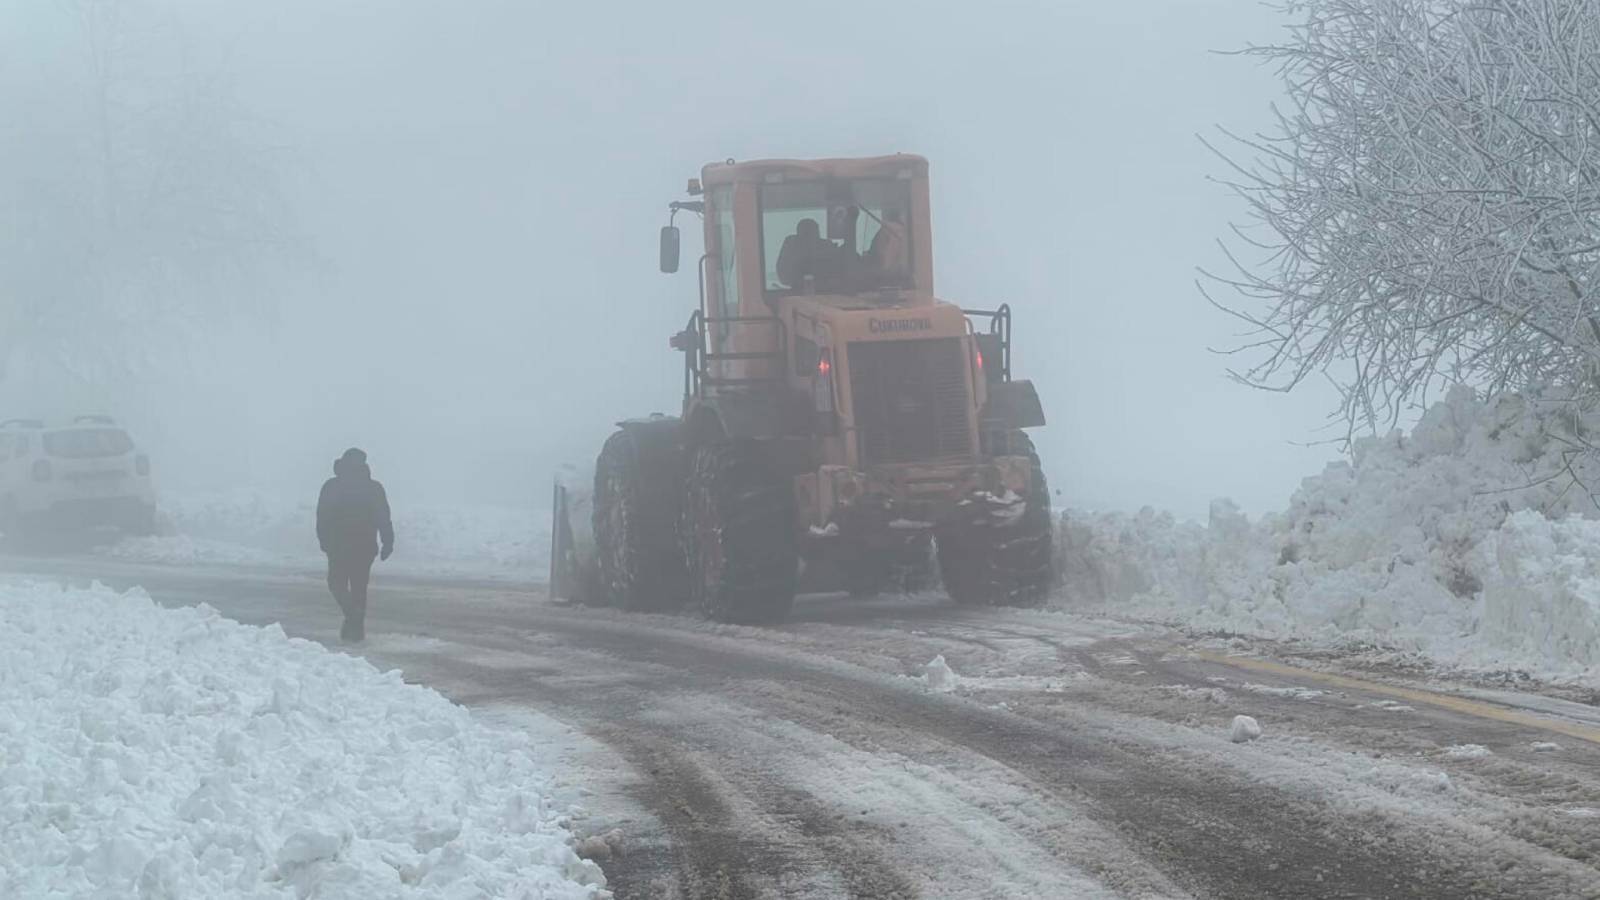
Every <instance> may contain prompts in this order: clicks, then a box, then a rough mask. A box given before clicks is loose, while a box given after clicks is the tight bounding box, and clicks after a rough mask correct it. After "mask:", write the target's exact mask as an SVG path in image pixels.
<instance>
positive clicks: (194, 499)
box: [105, 490, 550, 580]
mask: <svg viewBox="0 0 1600 900" xmlns="http://www.w3.org/2000/svg"><path fill="white" fill-rule="evenodd" d="M161 514H162V518H163V521H164V524H165V525H166V530H168V531H170V532H172V533H171V534H168V535H164V536H161V537H154V538H132V539H127V540H124V541H122V542H120V543H118V544H115V545H113V546H111V547H108V548H106V551H105V552H106V553H107V554H108V555H111V556H114V557H117V558H121V559H130V560H135V561H139V562H158V563H177V564H192V563H215V564H221V565H268V566H270V565H312V566H316V565H321V554H320V552H319V551H318V548H317V537H316V498H315V497H310V498H302V499H297V500H290V499H287V498H284V497H281V496H275V495H271V494H267V493H263V492H258V491H250V490H240V491H233V492H228V493H220V494H195V495H183V494H176V495H171V496H164V497H162V498H161ZM394 527H395V546H396V550H395V555H394V557H393V558H392V559H391V560H390V561H389V562H388V563H385V567H386V568H388V569H396V570H400V571H403V572H409V573H412V574H449V575H480V576H485V577H508V578H509V577H514V578H518V579H530V580H533V579H536V580H543V579H544V577H545V576H546V573H547V572H548V569H549V549H550V514H549V511H548V510H544V509H535V508H531V507H530V508H525V509H515V508H509V507H496V506H474V507H438V506H415V505H412V504H407V503H400V502H397V503H395V508H394Z"/></svg>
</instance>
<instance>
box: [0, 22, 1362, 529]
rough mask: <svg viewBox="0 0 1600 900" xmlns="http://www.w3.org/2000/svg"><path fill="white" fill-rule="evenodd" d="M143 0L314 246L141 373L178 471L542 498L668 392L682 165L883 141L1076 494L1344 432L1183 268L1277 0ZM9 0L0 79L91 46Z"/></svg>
mask: <svg viewBox="0 0 1600 900" xmlns="http://www.w3.org/2000/svg"><path fill="white" fill-rule="evenodd" d="M146 5H148V6H154V7H156V8H164V9H169V10H176V13H175V14H174V20H175V21H178V22H181V23H182V28H183V30H184V32H185V33H186V35H187V39H188V41H189V42H190V44H191V45H192V46H193V47H195V48H196V52H197V54H198V55H200V56H201V57H203V58H204V59H206V60H212V59H215V60H225V66H226V68H227V69H228V70H230V71H231V72H232V74H233V77H234V78H235V79H236V82H237V87H238V92H239V95H240V99H241V101H242V102H243V103H244V104H245V105H246V106H247V107H248V108H250V109H251V110H252V111H253V112H254V113H256V114H257V115H258V116H259V118H260V120H261V121H262V122H263V123H264V127H265V128H266V129H267V130H269V131H270V133H271V134H272V135H273V136H274V138H275V140H276V141H277V142H278V143H280V144H281V145H282V146H283V147H284V148H285V149H286V151H287V152H288V154H289V156H288V158H289V159H291V160H292V161H293V167H292V169H293V184H294V185H295V199H296V201H297V204H298V206H299V209H300V213H301V216H302V218H303V222H304V225H305V227H306V229H307V231H308V232H309V233H310V235H311V236H312V237H313V238H314V240H315V241H316V244H317V246H318V248H319V250H320V253H321V255H322V257H323V258H324V259H325V260H326V261H327V262H328V266H327V268H326V269H325V270H323V271H319V272H317V273H314V274H313V275H311V276H310V277H308V278H307V279H306V280H305V281H303V282H301V283H300V285H299V286H298V288H297V290H296V292H295V294H294V295H293V296H292V297H288V298H285V311H284V313H283V315H282V316H281V317H280V319H279V320H278V324H277V326H276V327H275V329H274V330H272V331H271V332H270V333H269V334H268V335H267V336H266V337H264V338H263V343H261V344H259V345H255V346H252V347H240V348H238V350H237V352H230V353H228V354H225V355H226V357H227V361H224V362H213V363H208V365H209V366H211V369H210V370H209V371H208V372H207V373H206V376H205V377H203V378H199V379H195V378H186V379H182V380H181V382H182V388H181V391H180V393H181V396H173V397H169V398H167V400H168V401H170V402H166V401H156V402H152V404H151V406H150V410H149V411H148V412H147V413H146V414H145V417H146V419H147V421H146V427H147V429H148V430H150V431H151V432H152V434H154V435H156V436H159V437H160V438H161V439H162V440H163V441H165V442H166V443H167V444H168V445H169V446H168V455H169V456H170V457H171V458H173V459H182V460H188V461H189V462H187V463H186V465H188V466H189V468H190V469H191V471H190V473H189V475H190V476H191V477H189V478H188V479H185V478H184V477H183V476H184V473H182V472H178V473H172V474H169V479H176V480H179V481H183V480H190V481H193V482H197V483H198V482H208V484H207V486H215V485H214V483H215V482H218V481H227V480H230V479H231V480H245V479H256V480H270V481H274V482H281V483H285V484H287V483H291V482H293V483H298V481H299V480H300V479H305V480H306V481H307V484H306V488H305V489H306V490H308V491H310V490H314V488H315V479H316V478H319V477H320V476H321V474H322V473H323V471H324V469H325V468H326V465H327V462H328V460H330V459H331V458H332V457H333V456H334V455H335V454H336V453H337V452H338V451H339V450H340V449H342V448H343V447H344V446H345V445H347V444H352V443H356V444H361V445H362V446H364V447H366V448H367V449H368V450H369V452H370V453H371V454H372V457H373V462H374V467H375V469H376V470H377V474H378V475H379V477H381V478H383V479H385V481H386V482H387V483H388V484H389V486H390V491H391V493H392V494H395V495H396V496H397V498H405V497H407V496H415V497H419V498H425V499H428V500H430V501H449V500H451V499H467V500H472V501H498V502H505V503H523V502H528V503H535V502H542V501H543V499H544V491H545V489H546V485H547V483H548V476H549V473H550V470H551V469H552V468H553V466H554V465H556V464H557V463H558V462H559V461H561V460H564V459H565V460H579V459H585V458H589V457H592V455H593V454H594V452H595V451H596V450H597V449H598V447H599V445H600V442H601V441H602V440H603V438H604V435H605V434H606V432H607V430H608V427H609V423H610V422H611V421H613V420H615V419H618V418H623V417H628V416H633V415H637V414H641V413H647V412H650V411H655V410H661V411H673V410H675V409H676V408H677V406H678V402H679V389H680V381H679V377H680V368H679V367H680V358H679V357H678V356H677V354H675V353H673V352H671V351H669V350H668V348H667V345H666V338H667V336H668V335H669V334H670V333H671V332H672V331H674V330H676V329H677V328H678V327H680V326H681V324H682V322H683V320H684V319H685V318H686V317H687V315H688V312H689V310H690V309H691V307H692V304H693V303H694V295H695V285H694V279H693V276H692V274H683V275H679V276H677V277H673V278H669V277H667V276H662V275H660V274H659V273H657V272H656V271H655V246H654V241H655V231H656V229H657V228H658V227H659V226H660V225H661V224H664V221H665V216H664V208H665V204H666V203H667V201H669V200H672V199H675V198H678V197H680V196H681V194H680V192H681V190H682V185H683V183H684V181H685V179H686V178H688V177H690V176H692V175H695V174H697V173H698V169H699V167H700V166H701V165H702V164H703V163H705V162H707V161H710V160H720V159H723V158H726V157H735V158H741V159H750V158H757V157H764V156H802V157H803V156H834V155H858V154H860V155H865V154H878V153H885V152H894V151H911V152H917V153H921V154H924V155H926V156H927V157H928V158H929V159H930V161H931V164H932V177H933V193H934V214H935V267H936V276H937V279H938V282H939V287H940V293H941V294H942V295H943V296H944V298H945V299H948V300H952V301H955V302H959V303H962V304H964V305H975V306H990V305H993V304H996V303H999V302H1002V301H1004V302H1009V303H1011V304H1012V306H1013V307H1014V308H1015V310H1016V315H1017V317H1018V320H1017V328H1018V348H1017V357H1016V359H1017V367H1018V369H1019V374H1022V375H1025V376H1028V377H1032V378H1033V379H1034V381H1035V382H1036V383H1037V385H1038V387H1039V390H1040V393H1041V395H1042V397H1043V399H1044V403H1045V407H1046V411H1047V413H1048V415H1049V418H1050V425H1049V427H1048V428H1046V429H1043V430H1042V431H1040V432H1039V433H1038V434H1037V438H1038V440H1039V443H1040V445H1041V449H1042V451H1043V453H1044V455H1045V459H1046V463H1047V466H1048V468H1049V470H1050V474H1051V477H1052V481H1053V484H1054V486H1055V487H1056V488H1057V489H1058V491H1059V493H1060V495H1061V496H1060V502H1061V503H1063V504H1066V505H1072V506H1083V507H1094V508H1102V509H1105V508H1124V509H1136V508H1138V507H1140V506H1143V505H1146V504H1150V505H1155V506H1157V507H1162V508H1169V509H1172V510H1174V511H1177V512H1178V513H1180V514H1183V515H1191V516H1200V515H1204V512H1205V509H1206V504H1207V502H1208V501H1209V500H1210V499H1211V498H1213V497H1218V496H1231V497H1233V498H1235V499H1236V500H1238V501H1240V502H1241V503H1242V504H1243V505H1244V506H1245V507H1246V508H1247V509H1249V510H1251V511H1252V512H1259V511H1263V510H1266V509H1274V508H1280V507H1282V506H1283V505H1284V503H1285V501H1286V500H1287V498H1288V495H1289V493H1290V492H1291V491H1292V490H1293V489H1294V487H1295V485H1296V484H1297V483H1298V480H1299V478H1301V477H1303V476H1305V475H1308V474H1311V473H1312V472H1314V471H1316V470H1317V469H1320V467H1321V465H1322V464H1323V462H1325V461H1326V460H1328V459H1330V458H1332V457H1333V456H1334V453H1335V451H1334V450H1333V449H1331V448H1328V447H1316V448H1311V449H1307V448H1304V447H1300V446H1296V445H1295V442H1304V441H1311V440H1316V439H1318V438H1319V437H1324V436H1326V435H1325V434H1324V433H1322V432H1319V431H1318V430H1317V429H1318V428H1319V426H1321V425H1322V423H1323V422H1324V413H1325V412H1326V411H1327V409H1328V408H1329V406H1330V397H1329V395H1328V394H1327V393H1326V391H1325V390H1323V391H1322V392H1316V391H1310V392H1306V393H1299V394H1294V395H1291V396H1287V397H1285V396H1280V395H1271V394H1264V393H1260V392H1255V391H1250V390H1248V389H1245V388H1242V387H1239V386H1237V385H1234V384H1232V383H1230V382H1229V381H1228V380H1227V379H1226V377H1225V375H1224V372H1223V360H1221V359H1220V358H1218V357H1216V356H1214V355H1212V354H1211V353H1209V352H1208V350H1207V347H1208V346H1219V345H1226V344H1227V343H1228V342H1229V337H1230V335H1231V334H1233V333H1234V331H1235V330H1236V329H1235V326H1234V324H1233V323H1231V322H1230V321H1228V320H1227V319H1225V318H1224V317H1223V316H1222V315H1220V314H1219V313H1217V312H1216V311H1215V310H1213V309H1212V308H1211V307H1210V306H1208V305H1207V304H1206V303H1205V302H1204V300H1203V299H1202V298H1201V297H1200V295H1199V293H1198V292H1197V290H1196V289H1195V287H1194V284H1193V282H1194V277H1195V272H1194V269H1195V266H1196V265H1200V264H1208V265H1216V264H1217V263H1218V261H1219V254H1218V252H1217V251H1216V249H1215V246H1214V243H1213V242H1214V240H1215V239H1216V237H1217V236H1219V235H1220V234H1222V233H1223V232H1224V230H1225V226H1226V222H1227V221H1228V219H1229V218H1230V217H1237V216H1238V215H1239V214H1240V212H1241V210H1240V209H1239V207H1238V205H1237V203H1235V202H1234V201H1232V200H1231V199H1230V198H1229V197H1228V196H1227V195H1226V194H1225V192H1224V191H1223V190H1222V189H1220V188H1218V187H1216V186H1214V185H1212V184H1209V183H1208V182H1207V181H1206V180H1205V176H1206V175H1207V174H1219V173H1220V172H1221V166H1220V165H1219V164H1218V163H1217V162H1216V161H1214V160H1213V159H1212V158H1210V157H1209V155H1208V153H1207V152H1206V151H1205V150H1204V148H1203V147H1201V146H1200V144H1199V143H1198V142H1197V140H1196V139H1195V134H1196V133H1197V132H1205V131H1209V130H1210V129H1211V127H1212V126H1213V125H1214V124H1218V123H1222V124H1226V125H1229V126H1230V127H1234V128H1237V129H1242V130H1247V131H1248V130H1250V129H1252V128H1257V127H1261V126H1264V125H1265V124H1266V122H1267V121H1268V104H1269V103H1271V102H1272V101H1273V100H1274V99H1275V97H1276V96H1277V94H1278V89H1277V85H1276V83H1275V81H1274V79H1273V77H1272V74H1271V73H1270V72H1269V71H1266V70H1263V69H1261V68H1259V67H1258V66H1257V65H1256V64H1254V63H1253V62H1251V61H1249V60H1246V59H1242V58H1238V57H1227V56H1219V55H1216V54H1213V53H1212V52H1211V51H1213V50H1216V49H1229V48H1237V47H1240V46H1243V45H1244V44H1246V43H1247V42H1249V41H1251V40H1258V41H1259V40H1268V39H1271V38H1273V37H1274V35H1275V34H1276V32H1277V30H1278V29H1279V28H1280V27H1281V25H1282V22H1281V21H1280V19H1279V17H1278V14H1277V13H1275V12H1274V11H1272V10H1270V9H1267V8H1265V7H1262V6H1258V5H1256V4H1254V3H1249V2H1240V0H1147V2H1142V3H1112V2H1096V3H1078V2H1062V0H1054V2H1031V3H1024V2H989V3H982V4H948V5H946V4H929V3H923V2H895V3H867V2H855V3H835V2H820V0H813V2H807V3H783V4H768V3H752V2H748V0H745V2H736V3H731V2H730V3H695V2H680V3H665V4H661V3H637V2H628V3H616V4H579V3H562V4H552V3H532V2H510V0H474V2H461V3H441V2H431V3H430V2H420V0H360V2H356V0H350V2H328V0H278V2H273V3H248V4H247V3H229V4H215V3H201V2H198V0H186V2H178V3H158V2H154V0H152V2H150V3H148V4H146ZM0 9H3V10H5V14H4V18H5V19H6V20H7V21H8V23H9V24H8V25H7V26H6V30H5V33H4V34H3V35H0V37H3V38H4V40H5V44H4V45H0V47H3V48H4V49H6V50H8V51H9V52H10V53H11V54H12V59H13V62H12V63H11V64H10V65H9V66H0V78H5V77H12V78H16V77H22V76H23V75H26V74H27V73H29V72H33V71H47V72H48V71H58V70H61V69H62V67H68V68H70V66H71V65H73V64H75V63H74V61H73V60H72V59H70V58H68V54H67V48H68V47H69V45H70V42H66V41H57V42H55V43H52V42H50V41H41V40H38V39H37V38H38V37H39V36H40V35H41V34H45V33H58V30H59V26H57V25H53V24H52V23H53V22H54V21H55V20H56V19H58V18H59V7H58V6H57V5H55V4H49V3H42V2H31V0H0ZM52 29H57V31H52ZM58 36H59V35H58ZM41 48H43V49H41ZM687 241H688V248H687V249H688V250H689V252H691V253H692V252H695V251H696V250H697V249H698V246H699V241H698V238H695V237H688V238H687ZM219 340H221V339H220V338H219ZM241 444H244V445H247V446H246V447H241V446H240V445H241ZM179 445H181V446H179ZM200 456H204V457H206V458H209V459H211V460H213V461H216V460H218V459H228V460H230V463H229V464H226V465H221V464H219V465H214V466H212V467H210V468H206V469H205V470H204V471H201V469H200V468H199V467H197V466H194V465H193V463H192V461H193V460H194V459H195V458H196V457H200ZM397 502H399V501H398V499H397Z"/></svg>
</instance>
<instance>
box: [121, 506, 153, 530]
mask: <svg viewBox="0 0 1600 900" xmlns="http://www.w3.org/2000/svg"><path fill="white" fill-rule="evenodd" d="M124 530H125V531H126V532H127V533H128V534H129V535H131V536H133V537H153V536H154V535H155V534H156V533H157V532H158V531H159V529H158V528H157V527H156V508H155V507H154V506H146V507H142V508H141V509H139V511H138V512H135V513H134V514H133V515H132V516H131V517H129V520H128V527H127V528H125V529H124Z"/></svg>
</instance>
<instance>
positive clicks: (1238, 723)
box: [1228, 716, 1261, 744]
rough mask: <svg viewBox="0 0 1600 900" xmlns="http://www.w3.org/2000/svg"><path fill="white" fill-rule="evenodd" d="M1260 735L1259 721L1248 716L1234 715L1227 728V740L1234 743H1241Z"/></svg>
mask: <svg viewBox="0 0 1600 900" xmlns="http://www.w3.org/2000/svg"><path fill="white" fill-rule="evenodd" d="M1258 737H1261V723H1260V722H1257V721H1256V720H1255V719H1252V718H1251V717H1249V716H1234V717H1233V724H1232V725H1231V726H1229V728H1228V740H1230V741H1233V742H1234V743H1235V744H1243V743H1245V742H1246V741H1253V740H1255V739H1256V738H1258Z"/></svg>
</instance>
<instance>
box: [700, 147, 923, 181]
mask: <svg viewBox="0 0 1600 900" xmlns="http://www.w3.org/2000/svg"><path fill="white" fill-rule="evenodd" d="M908 166H909V167H910V168H911V170H912V172H913V173H914V174H916V175H926V174H927V173H928V161H927V160H926V159H924V158H923V157H921V156H918V155H916V154H914V153H895V154H892V155H890V156H861V157H842V158H838V159H754V160H750V161H748V162H734V161H732V160H729V161H727V162H720V163H709V164H707V165H706V166H705V168H703V169H701V170H700V179H701V181H702V182H703V183H704V184H705V185H706V186H707V187H710V186H711V185H717V184H735V183H738V182H752V181H754V182H759V181H764V180H766V178H767V176H768V175H770V174H774V173H781V174H783V175H793V176H799V177H805V178H871V177H880V178H882V177H892V176H894V175H895V174H897V173H898V172H900V171H901V170H903V169H905V168H907V167H908Z"/></svg>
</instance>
